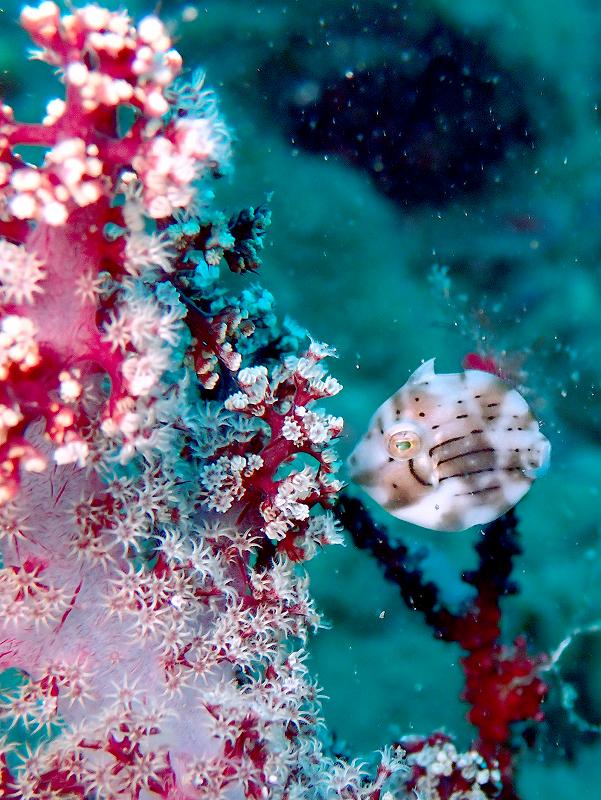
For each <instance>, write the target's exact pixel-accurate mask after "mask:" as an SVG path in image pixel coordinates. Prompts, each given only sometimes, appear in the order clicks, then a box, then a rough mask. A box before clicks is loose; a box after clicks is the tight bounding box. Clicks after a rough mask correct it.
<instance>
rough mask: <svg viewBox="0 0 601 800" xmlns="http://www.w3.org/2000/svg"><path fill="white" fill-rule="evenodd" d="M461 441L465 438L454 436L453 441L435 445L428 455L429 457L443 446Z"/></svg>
mask: <svg viewBox="0 0 601 800" xmlns="http://www.w3.org/2000/svg"><path fill="white" fill-rule="evenodd" d="M462 439H465V436H455V438H454V439H447V440H446V441H445V442H441V443H440V444H435V445H434V447H431V448H430V450H429V452H428V455H429V456H431V455H432V453H433V452H434V451H435V450H438V448H439V447H444V446H445V444H452V443H453V442H460V441H461V440H462Z"/></svg>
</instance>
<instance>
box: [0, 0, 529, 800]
mask: <svg viewBox="0 0 601 800" xmlns="http://www.w3.org/2000/svg"><path fill="white" fill-rule="evenodd" d="M21 20H22V24H23V26H24V27H25V29H26V30H27V31H28V33H29V34H30V36H31V38H32V39H33V41H34V42H35V44H36V45H37V47H38V48H39V50H38V51H37V54H36V55H37V57H38V58H39V59H41V60H42V61H45V62H46V63H48V64H49V65H51V66H52V67H54V68H56V69H57V71H58V74H59V76H60V78H61V80H62V82H63V83H64V85H65V98H64V99H56V100H52V101H51V102H50V103H49V104H48V107H47V114H46V116H45V118H44V120H43V121H42V123H41V124H32V123H28V124H25V123H21V122H17V121H15V119H14V115H13V112H12V110H11V108H9V107H8V106H7V105H4V106H2V109H1V112H0V113H1V116H0V234H1V235H2V239H1V241H0V281H1V285H0V294H1V298H0V299H1V301H2V317H1V322H0V326H1V331H0V359H1V361H0V381H1V382H0V437H1V445H0V503H1V506H0V546H1V558H2V562H1V568H0V667H1V668H2V669H4V670H5V672H4V674H3V676H2V679H3V682H2V687H3V688H2V695H1V705H0V712H1V716H0V736H1V738H0V796H2V797H7V798H11V800H21V799H22V800H30V799H31V798H39V800H54V799H55V798H90V799H91V798H94V799H95V800H105V799H106V800H109V798H110V800H116V799H117V798H123V800H126V799H127V798H133V799H134V800H142V799H144V800H149V799H150V798H154V797H156V798H169V799H170V800H196V799H198V800H202V799H203V798H204V799H206V800H209V799H210V800H219V798H228V799H229V798H252V799H254V800H269V798H282V800H314V798H317V799H319V798H324V799H326V798H349V800H352V799H353V798H355V799H356V800H359V799H362V800H391V798H394V799H396V798H405V797H409V796H415V795H416V794H417V796H419V797H421V798H426V797H427V798H442V800H450V799H451V798H452V800H480V798H484V797H493V796H496V795H497V794H498V793H499V791H501V790H503V787H504V786H505V787H507V786H509V785H510V781H511V770H510V766H511V765H510V757H511V754H510V749H509V747H508V745H507V726H508V725H509V723H511V722H513V721H514V720H516V719H524V718H532V717H534V716H536V715H537V714H538V711H539V705H540V698H541V696H542V693H543V692H542V691H541V690H540V687H539V684H538V683H536V679H535V678H534V677H533V675H532V673H533V670H534V666H535V665H534V663H533V662H532V661H530V660H528V658H527V657H526V656H523V658H522V661H521V662H519V663H520V664H522V667H523V670H522V671H521V672H520V669H519V668H518V666H516V665H517V664H518V657H517V655H515V656H512V657H511V659H510V658H509V656H506V655H504V654H503V653H502V651H501V650H500V648H499V646H498V645H497V638H498V625H497V623H498V616H497V617H495V618H494V619H493V620H492V621H490V620H488V622H487V624H488V626H489V628H490V631H489V635H488V639H487V640H486V643H487V647H488V650H487V656H488V657H490V658H492V659H496V661H494V665H493V667H491V669H492V672H495V670H496V668H497V666H499V668H504V669H505V670H506V671H505V673H504V674H506V675H508V676H509V677H508V679H507V681H509V684H508V683H507V681H505V684H503V681H499V680H498V679H494V680H493V678H492V677H491V678H490V691H488V690H485V691H486V692H487V697H488V699H489V700H490V697H491V696H492V695H493V694H494V696H495V702H496V705H495V704H493V706H490V704H489V706H488V708H489V709H490V708H491V707H494V709H495V712H494V713H495V714H497V715H498V718H499V719H501V718H502V721H503V722H502V724H503V726H504V727H503V729H502V731H501V732H500V733H499V732H497V733H495V734H494V735H493V734H490V736H492V739H493V740H494V742H497V740H496V739H495V738H494V737H495V736H497V739H498V741H499V742H500V744H499V745H498V746H496V745H495V746H493V745H491V744H490V741H489V739H490V737H489V738H487V737H486V736H485V734H484V733H481V737H480V743H481V745H482V747H481V749H480V750H478V749H475V750H470V751H467V752H466V753H460V752H458V751H457V750H456V749H455V747H454V745H453V744H452V742H451V741H450V740H449V739H448V737H445V736H443V735H442V734H435V735H433V736H432V737H430V738H429V739H423V740H420V741H419V742H416V741H406V742H404V743H403V744H402V745H401V743H395V744H394V745H393V746H392V747H387V748H385V749H384V750H383V751H382V752H381V753H380V754H379V755H378V756H377V758H375V759H374V760H373V764H369V765H366V764H363V763H359V762H349V761H347V760H344V759H343V758H342V757H341V756H339V755H338V754H333V753H332V752H330V750H329V749H328V748H327V747H326V745H325V744H324V741H325V737H323V736H320V735H319V734H320V728H321V725H322V723H321V719H320V710H319V690H318V687H317V685H316V683H315V681H314V679H313V678H312V677H311V675H310V674H309V672H308V669H307V667H306V664H305V656H306V650H305V645H306V642H307V637H308V634H309V632H310V631H312V630H315V629H316V628H317V627H318V626H319V624H320V617H319V614H318V612H317V611H316V609H315V607H314V605H313V602H312V600H311V597H310V595H309V592H308V580H307V578H306V576H305V575H304V573H303V571H302V568H301V566H300V565H301V564H302V562H305V561H307V560H308V559H311V558H312V557H313V556H314V555H315V554H316V553H317V551H318V550H319V549H321V548H322V547H324V546H327V545H329V544H333V543H338V542H340V541H341V525H340V523H339V522H338V521H337V519H336V517H335V515H334V511H333V508H334V506H335V497H336V495H337V493H338V492H339V490H340V488H341V484H340V482H339V481H338V480H337V479H336V477H335V472H336V466H337V463H336V454H335V452H334V450H333V449H332V444H333V442H334V441H335V440H336V438H337V437H338V436H339V434H340V432H341V429H342V420H341V419H340V418H338V417H335V416H333V415H331V414H328V413H326V412H325V411H323V410H322V409H320V408H319V407H316V406H315V403H316V402H319V401H322V400H324V399H327V398H329V397H331V396H332V395H334V394H336V393H337V392H338V391H339V389H340V385H339V384H338V382H337V381H336V380H335V379H334V378H332V377H330V376H328V374H327V372H326V369H325V367H324V360H325V359H326V358H327V357H328V356H331V355H333V351H332V350H331V349H330V348H328V347H327V346H325V345H322V344H319V343H317V342H314V341H312V340H309V341H308V343H307V344H306V345H305V348H304V350H303V349H302V347H300V340H301V339H304V338H305V337H304V334H303V332H302V331H300V330H298V329H297V328H296V327H295V326H293V325H292V324H291V323H286V324H283V325H278V323H277V320H276V318H275V315H274V313H273V308H272V297H271V296H270V295H269V293H267V292H265V291H263V290H261V289H260V288H259V287H257V286H256V285H250V284H246V283H245V284H244V286H243V287H242V289H241V291H240V293H239V296H232V295H230V294H229V293H228V292H227V291H226V290H225V288H224V287H223V285H222V282H221V281H220V267H222V266H225V265H227V267H229V269H230V270H231V271H232V272H234V273H244V272H248V271H251V270H255V269H257V268H258V266H259V265H260V251H261V246H262V238H263V235H264V232H265V229H266V227H267V225H268V224H269V212H268V210H267V209H266V208H265V207H263V206H259V207H258V208H255V209H245V210H243V211H240V212H239V213H236V214H234V215H233V216H231V217H230V218H227V217H225V216H223V215H221V214H219V213H217V212H215V211H214V210H213V209H212V208H211V206H210V192H209V191H208V190H207V189H206V188H205V187H206V186H207V184H208V181H209V179H210V177H211V175H213V174H215V173H219V172H220V171H221V170H223V169H224V168H225V167H226V166H227V161H228V158H229V155H230V154H229V149H230V140H229V137H228V133H227V129H226V128H225V126H224V125H223V123H222V121H221V119H220V117H219V114H218V111H217V108H216V105H215V100H214V98H213V96H212V94H211V93H210V92H209V91H208V90H206V89H205V88H203V86H202V81H201V80H198V81H195V82H193V83H185V82H182V81H178V79H177V76H178V74H179V72H180V70H181V66H182V63H181V58H180V56H179V55H178V53H177V52H176V51H175V50H174V49H173V48H172V46H171V41H170V37H169V35H168V33H167V31H166V29H165V27H164V26H163V24H162V23H161V22H160V21H159V19H158V18H156V17H155V16H148V17H146V18H144V19H143V20H141V22H139V23H138V25H137V26H135V25H134V24H133V23H132V21H131V20H130V19H129V18H128V17H127V16H126V14H125V13H122V12H110V11H107V10H105V9H103V8H101V7H99V6H96V5H88V6H85V7H83V8H80V9H75V10H73V11H71V13H69V14H64V15H61V14H60V11H59V9H58V7H57V6H56V5H55V4H54V3H52V2H43V3H42V4H41V5H40V6H38V7H36V8H30V7H27V8H25V9H24V11H23V13H22V17H21ZM21 145H37V146H39V147H41V148H43V150H44V156H43V161H42V162H41V164H39V165H37V166H36V165H33V164H30V163H27V162H26V161H25V160H24V158H23V156H22V155H21V151H20V149H19V146H21ZM299 352H300V353H301V354H300V355H299V354H298V353H299ZM339 516H340V514H339ZM357 518H358V519H359V518H361V519H362V517H360V515H359V516H358V517H357ZM349 527H351V528H352V525H349ZM399 574H404V573H403V570H400V573H399ZM405 578H407V575H405ZM407 580H409V583H410V579H409V578H407ZM478 588H480V587H478ZM495 598H496V595H495ZM441 620H442V616H441V617H440V619H439V620H438V627H439V629H440V631H441V632H442V635H443V636H444V637H445V638H450V639H454V640H461V641H463V639H460V637H461V636H464V634H465V635H467V631H472V632H473V629H474V628H478V626H480V624H481V622H482V620H481V619H479V618H478V617H477V615H476V614H475V613H474V614H472V616H471V617H470V616H469V614H468V615H467V616H465V617H462V618H461V619H460V618H459V617H456V618H452V617H451V616H447V617H445V624H446V628H444V626H443V625H442V622H441ZM456 626H459V627H461V628H462V631H463V633H459V632H457V631H456V630H455V627H456ZM491 626H492V627H491ZM443 628H444V630H443ZM474 635H475V634H474ZM465 646H466V647H468V645H465ZM468 649H469V647H468ZM492 663H493V662H490V663H489V667H490V665H491V664H492ZM508 665H509V666H508ZM481 668H483V665H482V664H479V665H472V666H471V667H469V669H468V668H467V667H466V672H468V673H469V675H470V676H473V675H474V674H476V672H477V671H478V670H479V669H481ZM524 684H525V685H528V686H531V687H534V688H532V689H528V690H527V691H526V693H525V694H526V695H527V697H528V703H529V705H528V713H526V712H525V711H524V710H523V708H519V707H520V703H521V700H520V699H519V698H520V696H521V695H520V692H519V691H518V688H516V687H517V686H518V685H519V687H522V685H524ZM467 691H468V692H471V696H470V698H469V699H470V702H472V704H473V705H474V708H483V707H484V706H485V705H486V704H485V703H484V702H483V701H482V698H481V697H480V698H479V699H478V698H477V695H478V693H479V692H481V691H483V690H482V689H481V688H479V687H478V686H477V685H476V684H473V683H472V684H469V683H468V690H467ZM503 691H505V695H504V697H506V698H510V699H511V700H512V702H514V705H515V708H512V709H510V710H507V708H506V705H505V701H504V700H503V699H502V697H501V695H502V692H503ZM520 691H521V689H520ZM532 691H534V694H535V695H536V698H533V697H530V695H531V694H532ZM495 693H496V694H495ZM473 698H476V699H473ZM473 721H474V723H475V724H476V725H477V726H478V727H479V728H480V730H481V731H483V730H484V728H485V725H484V722H483V721H482V720H477V719H474V720H473ZM499 737H500V738H499ZM489 745H490V746H489ZM505 796H506V797H509V796H510V795H509V794H508V793H507V792H506V793H505Z"/></svg>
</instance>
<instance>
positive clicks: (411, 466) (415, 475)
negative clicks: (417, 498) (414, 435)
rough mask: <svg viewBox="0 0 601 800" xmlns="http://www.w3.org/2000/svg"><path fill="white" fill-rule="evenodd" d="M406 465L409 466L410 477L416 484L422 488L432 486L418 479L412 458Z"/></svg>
mask: <svg viewBox="0 0 601 800" xmlns="http://www.w3.org/2000/svg"><path fill="white" fill-rule="evenodd" d="M407 463H408V464H409V472H410V473H411V475H412V476H413V477H414V478H415V480H416V481H417V482H418V483H421V485H422V486H432V484H431V483H429V482H428V481H425V480H424V479H423V478H420V476H419V475H418V474H417V472H416V471H415V467H414V466H413V459H412V458H411V459H409V461H408V462H407Z"/></svg>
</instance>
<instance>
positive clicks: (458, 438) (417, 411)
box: [347, 359, 551, 531]
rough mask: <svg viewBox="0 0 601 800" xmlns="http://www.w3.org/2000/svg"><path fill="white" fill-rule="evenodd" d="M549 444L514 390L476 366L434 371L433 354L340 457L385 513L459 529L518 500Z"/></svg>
mask: <svg viewBox="0 0 601 800" xmlns="http://www.w3.org/2000/svg"><path fill="white" fill-rule="evenodd" d="M550 452H551V445H550V443H549V441H548V439H546V437H545V436H543V434H542V433H541V432H540V430H539V426H538V422H537V421H536V419H535V418H534V417H533V416H532V413H531V412H530V409H529V408H528V404H527V403H526V401H525V400H524V398H523V397H522V395H521V394H520V393H519V392H518V391H516V390H515V389H512V388H511V387H510V386H508V385H507V384H506V383H504V382H503V381H502V380H501V379H500V378H498V377H496V376H495V375H492V374H490V373H488V372H482V371H480V370H465V371H464V372H460V373H454V374H444V375H443V374H441V375H437V374H436V373H435V371H434V359H431V360H430V361H427V362H426V363H424V364H422V366H421V367H419V368H418V369H417V370H416V371H415V372H414V373H413V375H412V376H411V377H410V378H409V380H408V381H407V383H406V384H405V385H404V386H402V387H401V388H400V389H399V390H398V391H397V392H395V394H393V395H392V397H390V398H389V399H388V400H386V402H385V403H383V404H382V405H381V406H380V408H378V410H377V411H376V413H375V414H374V416H373V417H372V419H371V421H370V423H369V427H368V430H367V433H366V434H365V435H364V436H363V438H362V439H361V440H360V441H359V442H358V444H357V446H356V447H355V449H354V450H353V452H352V453H351V455H350V456H349V459H348V462H347V463H348V468H349V471H350V474H351V478H352V479H353V481H355V483H357V484H359V485H360V486H362V487H363V488H364V489H365V491H366V492H367V493H368V494H369V495H370V496H371V497H373V499H374V500H376V501H377V502H378V503H379V504H380V505H381V506H383V508H385V509H386V510H387V511H389V512H390V513H391V514H392V515H393V516H395V517H398V518H399V519H403V520H406V521H407V522H412V523H413V524H415V525H420V526H422V527H424V528H431V529H433V530H439V531H460V530H465V529H466V528H470V527H471V526H472V525H485V524H486V523H488V522H490V521H491V520H493V519H496V518H497V517H499V516H500V515H501V514H504V513H505V512H506V511H507V510H508V509H510V508H511V507H512V506H514V505H515V504H516V503H517V502H518V501H519V500H521V498H522V497H523V496H524V495H525V494H526V492H527V491H528V489H529V488H530V486H531V485H532V483H533V482H534V480H535V478H536V477H538V476H539V475H541V474H542V473H543V472H544V471H546V469H547V467H548V463H549V457H550Z"/></svg>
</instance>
